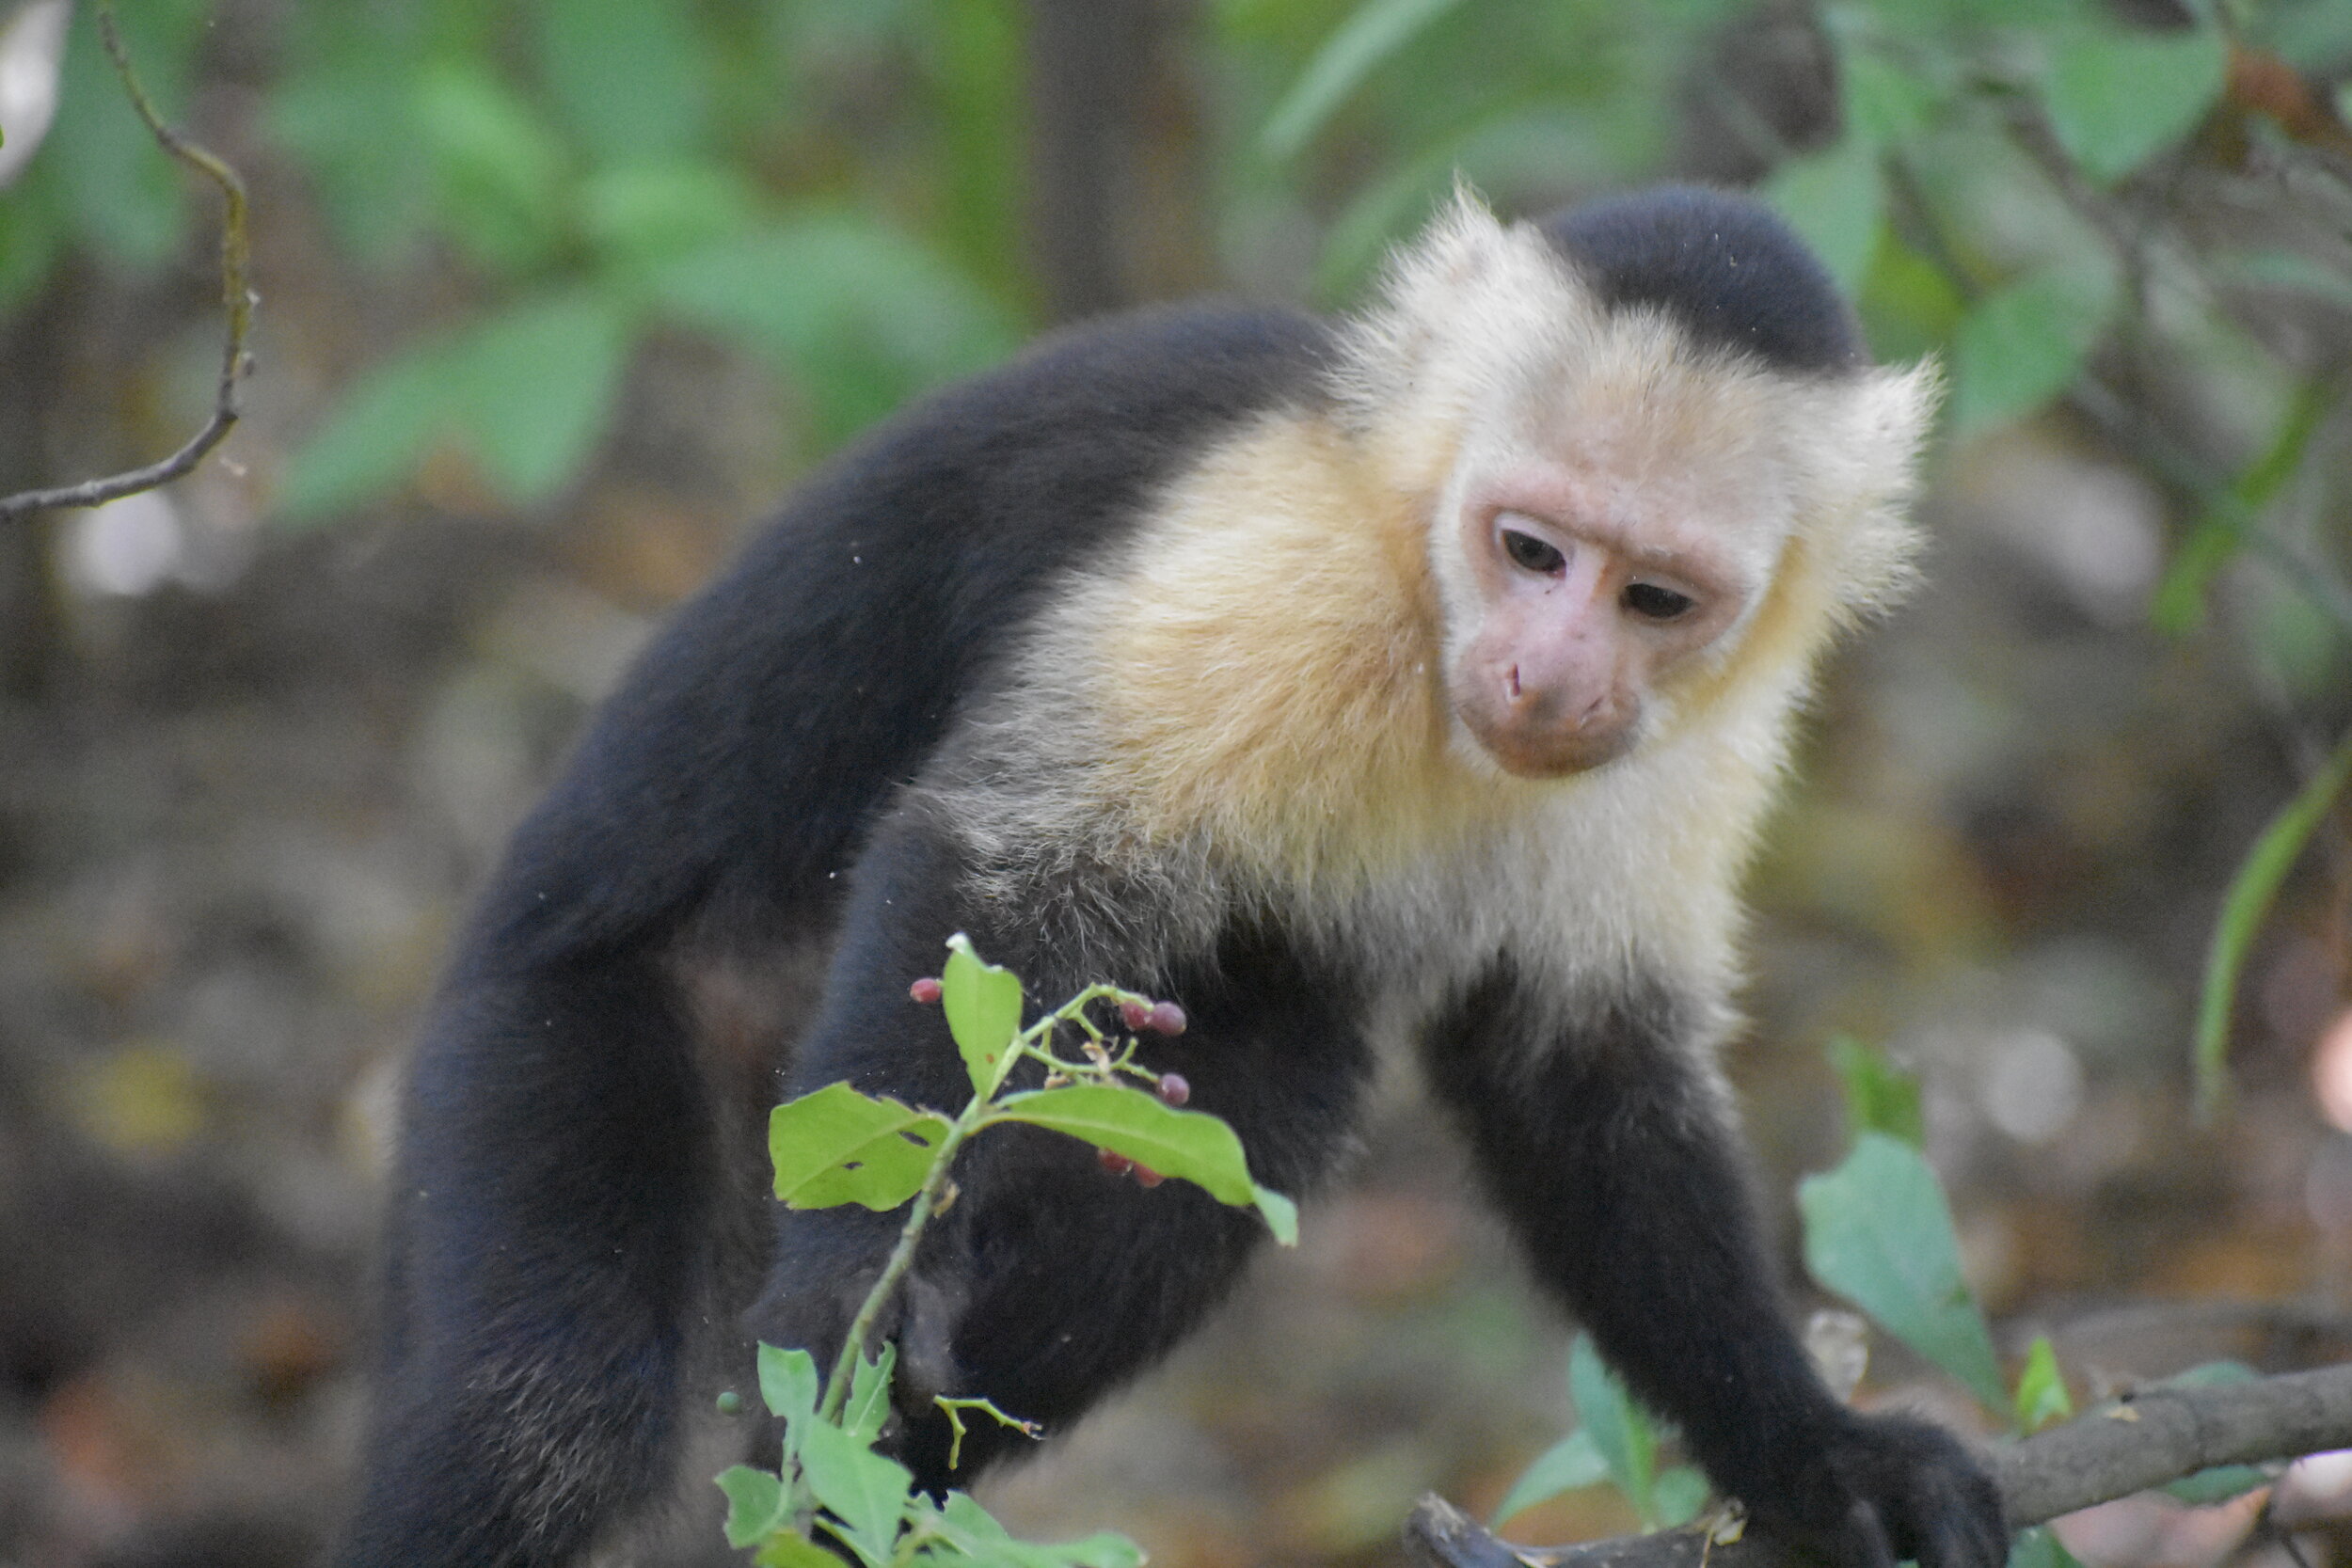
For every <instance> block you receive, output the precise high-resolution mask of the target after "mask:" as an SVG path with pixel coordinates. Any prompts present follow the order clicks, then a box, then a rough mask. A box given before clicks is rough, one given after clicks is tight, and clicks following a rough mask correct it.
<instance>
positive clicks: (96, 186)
mask: <svg viewBox="0 0 2352 1568" xmlns="http://www.w3.org/2000/svg"><path fill="white" fill-rule="evenodd" d="M208 9H209V8H207V7H205V6H203V5H200V4H197V3H195V0H160V3H158V4H153V5H138V6H125V7H121V8H119V11H118V21H119V24H120V26H121V29H122V41H123V47H124V48H125V49H126V50H128V51H129V52H130V55H131V62H132V64H133V65H134V66H135V67H136V69H137V71H138V75H139V80H140V82H141V83H142V84H144V85H145V87H146V88H147V92H148V97H149V99H150V100H151V102H152V103H154V105H155V109H156V112H157V113H158V114H160V115H161V116H162V117H163V119H164V122H165V123H166V124H167V125H168V124H177V123H181V122H182V121H183V117H184V115H185V112H186V109H187V103H188V80H189V68H190V66H191V64H192V63H193V60H194V58H195V52H196V45H197V40H199V38H200V37H201V36H202V33H203V28H204V26H205V24H206V21H207V18H208ZM30 167H31V168H33V169H36V170H39V171H40V173H41V175H42V176H43V177H44V179H45V181H46V182H49V183H50V184H51V189H52V190H53V192H54V195H55V198H56V201H57V202H58V204H59V206H60V207H61V208H62V209H63V210H64V211H65V213H66V214H68V215H69V216H70V217H71V218H72V222H73V224H74V227H75V228H76V230H79V232H80V234H81V236H82V237H84V238H87V240H88V241H90V243H91V244H92V245H95V246H96V247H97V248H98V249H99V250H100V251H101V252H103V254H104V255H106V256H107V257H108V258H109V259H110V260H112V261H116V262H118V263H119V264H122V265H125V266H129V267H135V268H138V269H141V270H148V269H151V268H154V267H158V266H161V265H162V264H163V263H164V262H165V261H167V260H168V259H169V257H170V255H171V253H172V250H173V248H174V247H175V246H176V245H179V243H180V238H181V235H182V234H183V232H184V231H185V229H186V225H187V221H188V214H189V212H190V208H189V204H188V200H187V192H188V189H189V186H188V183H187V181H188V175H187V172H186V171H185V170H184V169H183V168H182V167H181V166H180V165H179V163H178V162H177V161H176V160H174V159H173V158H172V157H171V156H170V155H169V154H168V153H167V152H165V151H164V150H163V149H162V148H160V147H158V146H156V145H155V138H154V136H153V135H151V133H150V132H149V131H148V129H147V126H146V124H145V122H143V121H142V120H141V119H139V117H138V111H137V110H135V109H134V108H133V107H132V106H131V100H130V97H129V96H128V95H127V94H126V93H125V92H124V91H123V88H122V79H121V78H120V77H119V76H118V75H116V74H115V68H114V62H113V61H112V60H109V59H108V58H107V57H106V51H105V46H104V45H103V43H102V42H100V40H99V37H98V8H97V7H95V6H77V7H75V8H74V14H73V16H72V21H71V22H70V23H69V24H68V31H67V34H66V49H65V59H64V61H63V63H62V64H61V65H60V67H59V68H58V76H57V112H56V119H53V120H52V121H51V122H50V126H49V135H48V138H47V139H46V140H45V141H44V142H43V143H42V144H41V149H40V154H39V155H38V157H37V158H36V159H35V161H34V163H33V164H32V165H30ZM9 199H11V200H13V199H14V197H13V195H11V196H10V197H9Z"/></svg>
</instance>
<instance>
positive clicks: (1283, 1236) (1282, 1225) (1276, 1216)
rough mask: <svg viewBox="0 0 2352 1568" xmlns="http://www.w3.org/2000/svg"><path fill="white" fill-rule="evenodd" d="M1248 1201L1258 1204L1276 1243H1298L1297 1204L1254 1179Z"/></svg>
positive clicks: (1281, 1244)
mask: <svg viewBox="0 0 2352 1568" xmlns="http://www.w3.org/2000/svg"><path fill="white" fill-rule="evenodd" d="M1153 1168H1154V1169H1157V1168H1158V1167H1157V1166H1154V1167H1153ZM1249 1201H1250V1202H1252V1203H1254V1204H1256V1205H1257V1206H1258V1213H1259V1215H1260V1216H1261V1217H1262V1218H1263V1219H1264V1221H1265V1227H1266V1228H1267V1229H1268V1230H1271V1231H1273V1232H1274V1240H1275V1243H1276V1244H1277V1245H1279V1246H1296V1245H1297V1244H1298V1205H1297V1204H1295V1203H1293V1202H1292V1201H1291V1200H1290V1199H1289V1198H1286V1197H1284V1196H1282V1195H1281V1194H1280V1193H1278V1192H1276V1191H1275V1190H1274V1189H1273V1188H1271V1187H1261V1186H1260V1185H1258V1183H1256V1182H1255V1181H1252V1182H1251V1183H1249Z"/></svg>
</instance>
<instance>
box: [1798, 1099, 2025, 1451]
mask: <svg viewBox="0 0 2352 1568" xmlns="http://www.w3.org/2000/svg"><path fill="white" fill-rule="evenodd" d="M1797 1203H1798V1207H1799V1208H1801V1209H1802V1210H1803V1211H1804V1260H1805V1266H1806V1267H1807V1268H1808V1269H1810V1270H1811V1271H1812V1272H1813V1277H1814V1278H1815V1279H1817V1280H1819V1281H1820V1283H1821V1284H1822V1286H1823V1287H1825V1288H1826V1289H1828V1290H1830V1291H1835V1292H1836V1293H1837V1294H1838V1295H1841V1296H1843V1297H1845V1298H1846V1299H1847V1300H1848V1301H1850V1302H1851V1303H1853V1304H1854V1305H1855V1306H1856V1307H1860V1308H1861V1309H1862V1310H1863V1311H1865V1312H1867V1313H1868V1314H1869V1315H1870V1316H1871V1317H1872V1318H1873V1319H1875V1320H1877V1322H1878V1323H1879V1324H1880V1326H1882V1327H1883V1328H1884V1329H1885V1330H1886V1331H1887V1332H1888V1333H1890V1334H1892V1335H1894V1336H1895V1338H1898V1339H1900V1340H1901V1341H1902V1342H1903V1343H1904V1344H1906V1345H1909V1346H1910V1347H1911V1348H1912V1349H1913V1350H1915V1351H1917V1352H1918V1353H1919V1354H1921V1355H1924V1356H1926V1357H1927V1358H1928V1359H1929V1360H1930V1361H1932V1362H1934V1363H1935V1364H1936V1365H1937V1366H1939V1367H1941V1368H1943V1369H1944V1370H1946V1371H1947V1372H1949V1373H1951V1374H1952V1375H1953V1376H1954V1377H1956V1378H1958V1379H1959V1380H1960V1381H1961V1382H1962V1383H1963V1384H1965V1385H1966V1386H1968V1389H1969V1391H1970V1392H1971V1393H1973V1394H1975V1395H1976V1396H1977V1398H1978V1399H1979V1400H1981V1401H1983V1402H1984V1405H1985V1408H1986V1409H1988V1410H1994V1411H2006V1410H2007V1408H2008V1406H2009V1398H2008V1390H2007V1389H2006V1388H2005V1387H2004V1386H2002V1382H2001V1369H2000V1364H1999V1361H1998V1359H1997V1358H1996V1357H1995V1356H1994V1354H1993V1337H1992V1335H1991V1334H1990V1333H1989V1332H1987V1330H1986V1328H1985V1323H1984V1314H1983V1312H1982V1311H1981V1310H1980V1309H1979V1307H1978V1306H1977V1303H1976V1298H1975V1297H1973V1296H1971V1295H1970V1294H1969V1293H1968V1286H1967V1282H1966V1281H1965V1280H1963V1278H1962V1277H1961V1272H1960V1243H1959V1241H1958V1239H1957V1238H1956V1237H1955V1236H1954V1235H1953V1232H1952V1215H1951V1211H1950V1210H1949V1209H1948V1208H1947V1207H1946V1205H1945V1202H1944V1193H1943V1189H1942V1188H1941V1187H1939V1186H1938V1185H1937V1184H1936V1180H1935V1173H1934V1172H1933V1171H1931V1170H1930V1169H1929V1168H1928V1163H1927V1161H1926V1160H1924V1159H1922V1158H1921V1157H1920V1155H1919V1151H1918V1150H1917V1149H1915V1148H1912V1147H1911V1146H1910V1145H1908V1144H1904V1143H1900V1142H1898V1141H1897V1140H1895V1139H1893V1138H1890V1137H1888V1136H1886V1135H1885V1134H1884V1133H1883V1132H1865V1133H1863V1134H1862V1136H1860V1137H1859V1138H1857V1139H1855V1140H1854V1148H1853V1152H1852V1153H1851V1154H1849V1155H1848V1156H1847V1157H1846V1161H1845V1163H1844V1164H1841V1165H1839V1166H1838V1167H1837V1168H1836V1170H1834V1171H1831V1172H1830V1173H1828V1174H1827V1175H1825V1176H1813V1177H1807V1178H1806V1179H1805V1180H1804V1183H1803V1184H1802V1185H1800V1186H1799V1188H1798V1189H1797Z"/></svg>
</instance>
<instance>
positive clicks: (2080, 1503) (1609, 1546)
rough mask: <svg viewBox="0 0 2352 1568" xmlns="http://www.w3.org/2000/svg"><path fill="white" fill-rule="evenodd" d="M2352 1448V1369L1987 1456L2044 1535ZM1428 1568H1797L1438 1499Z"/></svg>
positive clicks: (1751, 1551)
mask: <svg viewBox="0 0 2352 1568" xmlns="http://www.w3.org/2000/svg"><path fill="white" fill-rule="evenodd" d="M2342 1448H2352V1366H2341V1367H2328V1368H2324V1369H2322V1370H2318V1371H2311V1372H2290V1373H2287V1374H2286V1375H2284V1376H2281V1377H2267V1378H2259V1379H2256V1380H2255V1381H2253V1382H2250V1383H2237V1384H2226V1385H2221V1386H2209V1387H2201V1388H2153V1389H2149V1390H2147V1391H2145V1392H2143V1393H2140V1394H2137V1395H2135V1396H2133V1397H2131V1398H2128V1399H2124V1400H2118V1401H2115V1402H2110V1403H2107V1404H2105V1405H2102V1406H2100V1407H2099V1408H2098V1409H2096V1410H2093V1411H2091V1412H2090V1413H2089V1414H2088V1415H2085V1416H2082V1417H2080V1418H2077V1419H2074V1420H2072V1421H2069V1422H2067V1423H2066V1424H2065V1425H2063V1426H2058V1427H2052V1428H2051V1429H2050V1430H2049V1431H2047V1432H2044V1433H2040V1434H2039V1435H2037V1436H2033V1437H2027V1438H2024V1439H2021V1440H2020V1441H2018V1442H2015V1443H2011V1444H2008V1445H2005V1446H2003V1447H2001V1448H1998V1449H1994V1450H1993V1451H1992V1452H1991V1453H1989V1454H1988V1455H1987V1456H1986V1459H1987V1462H1988V1463H1989V1464H1990V1465H1991V1467H1992V1470H1993V1477H1994V1481H1995V1482H1997V1483H1998V1485H1999V1486H2000V1489H2001V1500H2002V1503H2003V1505H2004V1506H2005V1507H2006V1509H2007V1511H2008V1513H2009V1522H2010V1525H2011V1526H2012V1527H2014V1528H2024V1527H2025V1526H2027V1525H2038V1524H2041V1523H2042V1522H2043V1521H2045V1520H2048V1519H2055V1518H2057V1517H2058V1515H2059V1514H2061V1513H2073V1512H2074V1511H2075V1510H2076V1509H2079V1508H2089V1507H2090V1506H2091V1505H2092V1504H2094V1503H2103V1502H2107V1501H2110V1500H2112V1499H2113V1498H2116V1497H2129V1496H2130V1495H2131V1494H2133V1493H2135V1492H2140V1491H2145V1490H2146V1489H2148V1488H2149V1487H2152V1486H2160V1485H2162V1484H2164V1483H2165V1482H2167V1481H2177V1480H2179V1479H2180V1478H2182V1477H2183V1476H2191V1475H2195V1474H2196V1473H2197V1472H2198V1471H2200V1470H2206V1469H2211V1468H2212V1467H2214V1466H2215V1465H2258V1464H2262V1463H2265V1461H2269V1460H2277V1459H2293V1458H2297V1457H2299V1456H2301V1455H2303V1454H2307V1453H2319V1452H2323V1451H2325V1450H2327V1449H2342ZM1405 1545H1406V1551H1407V1552H1408V1553H1409V1554H1410V1555H1411V1556H1412V1558H1413V1560H1415V1561H1416V1562H1418V1563H1420V1564H1422V1568H1702V1565H1704V1568H1799V1563H1800V1559H1799V1558H1798V1557H1797V1556H1796V1554H1795V1553H1793V1552H1792V1551H1790V1550H1789V1549H1788V1548H1787V1547H1786V1546H1784V1545H1782V1544H1780V1543H1778V1542H1775V1541H1774V1540H1772V1537H1771V1536H1770V1535H1768V1534H1766V1533H1765V1532H1763V1531H1760V1530H1750V1531H1748V1532H1747V1533H1746V1534H1745V1535H1744V1536H1742V1537H1741V1538H1740V1539H1739V1540H1737V1541H1733V1542H1729V1543H1723V1544H1709V1543H1708V1536H1707V1532H1706V1531H1705V1530H1703V1529H1697V1528H1691V1529H1678V1530H1662V1531H1661V1532H1659V1533H1658V1534H1656V1535H1638V1536H1623V1537H1620V1538H1618V1539H1616V1540H1613V1541H1598V1542H1593V1543H1591V1544H1584V1545H1571V1546H1518V1545H1514V1544H1511V1543H1509V1542H1507V1541H1502V1540H1498V1539H1497V1538H1496V1537H1495V1536H1493V1535H1492V1534H1490V1533H1488V1532H1487V1531H1486V1529H1484V1528H1481V1527H1480V1526H1479V1525H1478V1524H1477V1522H1476V1521H1474V1520H1472V1519H1471V1518H1470V1516H1469V1515H1467V1514H1465V1513H1462V1512H1461V1510H1459V1509H1457V1508H1455V1507H1454V1506H1453V1505H1452V1504H1451V1503H1448V1502H1446V1501H1445V1500H1444V1499H1442V1498H1439V1497H1424V1498H1422V1501H1421V1503H1420V1505H1419V1506H1417V1507H1416V1508H1415V1509H1414V1510H1413V1515H1412V1518H1411V1519H1409V1520H1408V1521H1407V1522H1406V1527H1405Z"/></svg>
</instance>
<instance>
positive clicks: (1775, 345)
mask: <svg viewBox="0 0 2352 1568" xmlns="http://www.w3.org/2000/svg"><path fill="white" fill-rule="evenodd" d="M1537 227H1538V228H1539V229H1540V230H1542V232H1543V234H1544V237H1545V238H1547V239H1549V241H1550V242H1551V243H1552V244H1553V245H1557V246H1558V247H1559V248H1560V249H1561V250H1562V251H1564V252H1565V254H1566V255H1567V256H1568V257H1569V258H1570V259H1571V260H1572V261H1575V262H1576V263H1577V265H1578V267H1579V269H1580V270H1581V272H1582V273H1583V274H1584V276H1585V277H1586V278H1587V279H1588V280H1589V281H1590V282H1591V283H1592V284H1593V286H1594V287H1595V288H1597V289H1598V290H1599V291H1600V294H1601V297H1602V298H1603V299H1604V300H1606V301H1607V302H1608V303H1609V304H1610V305H1611V306H1622V305H1655V306H1657V307H1659V308H1660V309H1663V310H1665V311H1667V312H1668V313H1669V314H1671V315H1672V316H1673V317H1674V318H1675V319H1676V320H1677V322H1679V323H1680V324H1681V325H1682V326H1683V327H1684V329H1685V330H1687V331H1688V332H1689V333H1690V334H1691V335H1692V337H1693V338H1694V339H1696V340H1697V341H1700V342H1702V343H1705V344H1707V345H1708V346H1710V347H1714V348H1722V349H1728V350H1733V351H1737V352H1741V353H1746V354H1752V355H1755V356H1756V357H1758V358H1760V359H1762V360H1763V361H1764V362H1765V363H1766V364H1768V365H1770V366H1772V368H1773V369H1775V370H1780V371H1794V372H1821V371H1843V370H1851V369H1854V368H1856V367H1858V366H1860V365H1863V364H1866V363H1867V362H1868V358H1869V356H1868V354H1867V350H1866V349H1865V348H1864V346H1863V342H1862V333H1861V329H1860V327H1859V325H1857V324H1856V323H1855V321H1854V316H1853V311H1852V310H1851V309H1849V308H1848V306H1847V304H1846V302H1845V301H1844V300H1843V299H1842V298H1840V297H1839V295H1838V293H1837V286H1836V284H1835V283H1833V282H1831V281H1830V276H1829V273H1828V272H1827V271H1826V270H1825V269H1824V268H1823V267H1822V265H1821V263H1820V261H1819V260H1818V259H1816V258H1815V256H1814V254H1813V253H1812V252H1811V251H1810V250H1808V249H1806V248H1805V245H1804V241H1802V240H1800V239H1798V238H1797V236H1796V235H1795V234H1793V233H1791V232H1790V231H1789V230H1788V225H1787V224H1785V223H1783V222H1782V221H1781V220H1780V218H1779V217H1778V216H1777V215H1776V214H1773V212H1772V209H1770V208H1769V207H1766V206H1765V205H1764V204H1763V203H1762V202H1760V201H1757V200H1755V199H1754V198H1749V197H1744V196H1738V195H1734V194H1733V193H1731V192H1729V191H1715V190H1707V189H1704V188H1702V187H1699V186H1695V185H1669V186H1666V187H1663V188H1661V189H1659V190H1652V191H1644V192H1642V193H1640V194H1639V195H1635V196H1622V197H1613V198H1608V199H1605V200H1601V201H1594V202H1588V203H1586V204H1585V205H1583V206H1581V207H1571V208H1569V209H1567V210H1566V211H1565V212H1561V213H1555V214H1552V215H1551V216H1550V217H1548V218H1546V219H1544V220H1543V221H1542V222H1541V223H1540V224H1538V225H1537Z"/></svg>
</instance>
